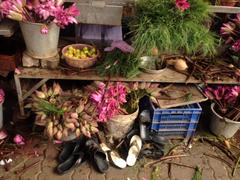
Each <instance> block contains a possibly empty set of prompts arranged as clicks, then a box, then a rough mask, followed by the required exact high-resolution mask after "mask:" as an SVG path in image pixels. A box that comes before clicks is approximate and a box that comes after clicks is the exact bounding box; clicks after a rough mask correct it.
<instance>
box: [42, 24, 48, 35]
mask: <svg viewBox="0 0 240 180" xmlns="http://www.w3.org/2000/svg"><path fill="white" fill-rule="evenodd" d="M40 32H41V34H47V33H48V27H47V26H46V25H43V26H42V27H41V30H40Z"/></svg>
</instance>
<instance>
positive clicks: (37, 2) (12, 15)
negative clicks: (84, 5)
mask: <svg viewBox="0 0 240 180" xmlns="http://www.w3.org/2000/svg"><path fill="white" fill-rule="evenodd" d="M63 3H64V1H63V0H29V1H26V0H3V1H2V2H1V3H0V12H1V13H2V15H5V16H6V17H7V18H9V19H13V20H17V21H25V22H34V23H43V24H48V23H51V22H54V23H56V24H57V25H58V26H60V27H61V28H64V27H65V26H67V25H68V24H71V23H77V20H76V19H75V17H76V16H78V15H79V14H80V12H79V10H78V9H77V7H76V4H73V5H71V6H70V7H68V8H64V6H63ZM44 28H45V30H44V31H43V33H47V30H46V26H45V27H44Z"/></svg>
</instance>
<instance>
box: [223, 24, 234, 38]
mask: <svg viewBox="0 0 240 180" xmlns="http://www.w3.org/2000/svg"><path fill="white" fill-rule="evenodd" d="M235 27H236V25H235V24H233V23H231V22H229V23H223V26H222V27H221V30H220V34H221V35H222V36H224V35H230V34H235Z"/></svg>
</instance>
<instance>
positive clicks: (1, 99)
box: [0, 89, 5, 104]
mask: <svg viewBox="0 0 240 180" xmlns="http://www.w3.org/2000/svg"><path fill="white" fill-rule="evenodd" d="M4 99H5V93H4V91H3V90H2V89H0V104H2V103H4Z"/></svg>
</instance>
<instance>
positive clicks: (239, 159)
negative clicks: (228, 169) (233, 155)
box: [232, 156, 240, 176]
mask: <svg viewBox="0 0 240 180" xmlns="http://www.w3.org/2000/svg"><path fill="white" fill-rule="evenodd" d="M239 162H240V156H239V157H238V160H237V162H236V164H235V167H234V169H233V172H232V176H234V175H235V172H236V170H237V168H238V164H239Z"/></svg>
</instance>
